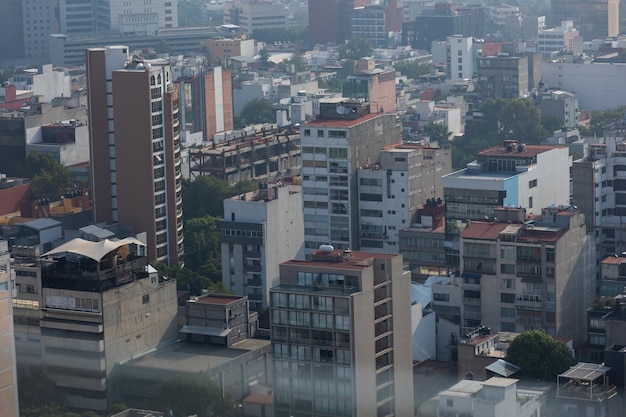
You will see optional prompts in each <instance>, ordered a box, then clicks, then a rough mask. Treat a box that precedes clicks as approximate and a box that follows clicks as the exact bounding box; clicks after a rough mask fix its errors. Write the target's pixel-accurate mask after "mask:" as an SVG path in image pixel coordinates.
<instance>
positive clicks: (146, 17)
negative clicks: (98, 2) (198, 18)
mask: <svg viewBox="0 0 626 417" xmlns="http://www.w3.org/2000/svg"><path fill="white" fill-rule="evenodd" d="M107 6H108V9H109V18H110V20H109V21H108V24H109V28H110V30H112V31H115V32H119V33H123V34H155V33H157V32H158V30H159V29H162V28H176V27H178V7H177V0H150V1H148V2H146V1H144V0H131V1H128V0H108V5H107Z"/></svg>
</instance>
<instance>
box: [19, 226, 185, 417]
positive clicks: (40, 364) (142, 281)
mask: <svg viewBox="0 0 626 417" xmlns="http://www.w3.org/2000/svg"><path fill="white" fill-rule="evenodd" d="M39 253H40V251H39V249H38V247H27V246H14V248H13V256H14V258H15V262H14V264H13V268H14V269H15V271H16V292H17V294H16V297H15V299H14V301H13V306H14V321H15V340H16V348H17V363H18V366H19V367H20V369H22V370H24V372H25V374H26V375H29V374H31V373H30V372H29V371H37V372H33V373H32V374H31V375H37V374H38V372H43V373H44V374H45V375H46V377H47V378H48V379H49V380H50V381H51V382H52V387H51V389H53V390H54V395H55V398H56V399H57V402H59V403H60V404H61V405H63V406H66V407H71V408H78V409H86V410H93V411H97V412H99V413H103V412H106V411H107V410H108V409H109V407H110V406H111V405H113V404H115V403H118V402H120V401H121V398H120V392H119V381H120V380H119V366H120V364H121V363H123V362H125V361H128V360H130V359H131V358H133V357H138V356H141V355H145V354H147V353H149V352H151V351H153V350H155V349H158V348H161V347H164V346H167V345H168V344H170V343H173V342H175V341H176V339H177V337H178V326H177V325H176V316H177V312H178V306H177V297H176V283H175V282H174V281H161V280H159V277H158V273H157V272H156V270H155V269H154V268H152V267H150V266H149V265H148V260H147V257H146V256H145V246H144V245H143V244H142V243H141V242H140V241H139V240H137V239H135V238H125V239H121V240H117V241H112V240H102V241H97V242H91V241H86V240H83V239H80V238H76V239H74V240H71V241H69V242H67V243H65V244H63V245H61V246H59V247H57V248H55V249H53V250H52V251H49V252H47V253H46V254H45V256H39Z"/></svg>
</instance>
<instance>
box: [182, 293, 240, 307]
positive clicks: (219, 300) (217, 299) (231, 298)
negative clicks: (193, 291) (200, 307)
mask: <svg viewBox="0 0 626 417" xmlns="http://www.w3.org/2000/svg"><path fill="white" fill-rule="evenodd" d="M244 298H245V297H240V296H238V295H227V294H211V295H206V296H204V297H198V298H193V299H191V300H189V302H190V303H201V304H224V305H226V304H230V303H234V302H235V301H239V300H243V299H244Z"/></svg>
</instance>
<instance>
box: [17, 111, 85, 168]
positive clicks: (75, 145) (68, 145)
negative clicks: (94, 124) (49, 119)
mask: <svg viewBox="0 0 626 417" xmlns="http://www.w3.org/2000/svg"><path fill="white" fill-rule="evenodd" d="M83 114H84V113H83ZM28 137H29V138H28V139H30V140H29V142H28V143H27V144H26V156H28V154H30V153H31V152H39V153H46V154H49V155H50V156H52V158H53V159H54V160H55V161H57V162H58V163H59V164H60V165H63V166H65V167H70V166H72V165H77V164H84V163H88V162H89V126H87V118H86V115H85V118H84V119H82V120H77V119H71V120H62V121H58V122H55V123H50V124H47V125H43V126H41V128H40V130H39V131H38V132H32V133H31V134H29V135H28ZM28 139H27V140H28Z"/></svg>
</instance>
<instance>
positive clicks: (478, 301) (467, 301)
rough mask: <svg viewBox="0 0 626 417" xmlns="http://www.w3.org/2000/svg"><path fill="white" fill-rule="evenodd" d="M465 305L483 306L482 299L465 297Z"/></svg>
mask: <svg viewBox="0 0 626 417" xmlns="http://www.w3.org/2000/svg"><path fill="white" fill-rule="evenodd" d="M463 304H468V305H481V304H482V302H481V299H480V298H471V297H463Z"/></svg>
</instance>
